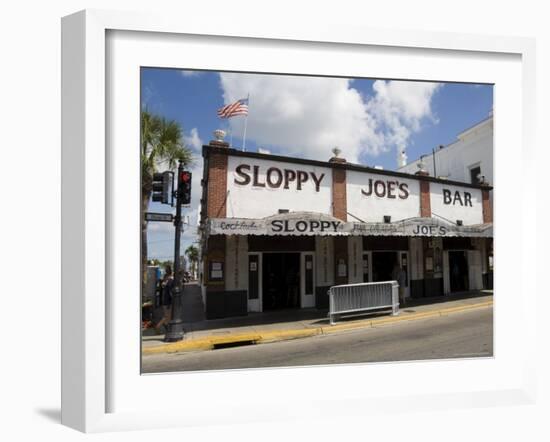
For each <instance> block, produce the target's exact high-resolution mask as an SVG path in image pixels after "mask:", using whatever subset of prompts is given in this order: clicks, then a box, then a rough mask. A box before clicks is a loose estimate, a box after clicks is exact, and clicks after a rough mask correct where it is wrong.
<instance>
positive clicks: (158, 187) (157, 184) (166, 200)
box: [152, 172, 172, 204]
mask: <svg viewBox="0 0 550 442" xmlns="http://www.w3.org/2000/svg"><path fill="white" fill-rule="evenodd" d="M171 185H172V174H171V172H158V173H154V174H153V195H152V199H153V201H155V202H160V203H162V204H171V191H170V190H171Z"/></svg>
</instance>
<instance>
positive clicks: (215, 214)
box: [206, 141, 229, 218]
mask: <svg viewBox="0 0 550 442" xmlns="http://www.w3.org/2000/svg"><path fill="white" fill-rule="evenodd" d="M210 146H215V147H225V148H227V147H229V144H228V143H224V142H220V141H211V142H210ZM207 177H208V191H207V194H206V202H207V208H206V213H207V215H206V216H207V217H208V218H225V216H226V214H227V205H226V199H227V155H224V154H222V153H215V152H212V153H210V155H209V156H208V175H207Z"/></svg>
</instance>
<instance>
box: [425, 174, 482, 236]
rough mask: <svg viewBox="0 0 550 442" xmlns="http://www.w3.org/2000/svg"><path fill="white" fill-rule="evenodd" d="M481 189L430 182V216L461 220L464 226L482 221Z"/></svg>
mask: <svg viewBox="0 0 550 442" xmlns="http://www.w3.org/2000/svg"><path fill="white" fill-rule="evenodd" d="M481 198H482V197H481V190H480V189H474V188H469V187H459V186H451V185H447V184H443V183H430V206H431V209H432V216H440V217H443V218H445V219H447V220H449V221H451V222H456V221H457V220H461V221H462V224H463V225H465V226H468V225H475V224H481V223H483V203H482V199H481Z"/></svg>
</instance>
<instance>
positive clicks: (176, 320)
mask: <svg viewBox="0 0 550 442" xmlns="http://www.w3.org/2000/svg"><path fill="white" fill-rule="evenodd" d="M183 174H184V171H183V163H182V162H181V160H180V162H179V165H178V181H177V182H178V189H177V191H176V216H175V218H174V226H175V229H176V238H175V241H174V287H173V289H172V318H171V319H170V322H169V323H168V331H167V332H166V336H165V337H164V341H165V342H176V341H181V340H182V339H183V333H184V330H183V320H182V319H181V318H182V316H183V302H182V301H183V299H182V298H183V288H182V285H181V275H180V273H181V272H180V237H181V226H182V222H181V205H182V200H183V182H182V181H183V180H182V177H183Z"/></svg>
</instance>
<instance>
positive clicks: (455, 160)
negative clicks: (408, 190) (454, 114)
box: [397, 115, 494, 199]
mask: <svg viewBox="0 0 550 442" xmlns="http://www.w3.org/2000/svg"><path fill="white" fill-rule="evenodd" d="M422 160H423V162H424V170H426V171H427V172H428V173H429V174H430V176H435V177H439V178H443V179H448V180H452V181H461V182H466V183H473V184H476V183H477V179H478V176H481V177H483V178H484V180H485V182H487V183H489V184H490V185H494V181H493V116H492V115H490V116H489V117H488V118H486V119H485V120H483V121H481V122H479V123H477V124H476V125H475V126H473V127H470V128H468V129H466V130H465V131H463V132H461V133H460V134H458V136H457V139H456V141H455V142H453V143H451V144H449V145H447V146H440V147H439V148H436V149H435V151H434V152H433V153H432V154H428V155H426V156H424V157H423V158H422ZM420 161H421V159H420V158H419V159H417V160H416V161H413V162H412V163H409V164H407V165H405V166H403V167H399V168H398V169H397V170H398V171H399V172H404V173H411V174H414V173H416V172H417V171H418V170H419V163H420ZM434 169H435V170H434ZM491 197H492V195H491ZM491 199H492V198H491Z"/></svg>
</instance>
